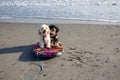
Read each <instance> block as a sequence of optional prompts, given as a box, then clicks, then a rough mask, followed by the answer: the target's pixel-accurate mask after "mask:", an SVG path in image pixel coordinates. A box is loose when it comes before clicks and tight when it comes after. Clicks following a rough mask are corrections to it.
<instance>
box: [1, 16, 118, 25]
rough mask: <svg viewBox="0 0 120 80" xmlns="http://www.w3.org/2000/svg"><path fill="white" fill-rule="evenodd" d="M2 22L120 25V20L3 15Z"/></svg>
mask: <svg viewBox="0 0 120 80" xmlns="http://www.w3.org/2000/svg"><path fill="white" fill-rule="evenodd" d="M0 23H22V24H24V23H27V24H42V23H46V24H91V25H92V24H96V25H120V21H114V20H95V19H74V18H73V19H72V18H71V19H62V18H41V19H39V17H36V18H29V17H24V18H22V17H5V18H4V17H3V18H1V19H0Z"/></svg>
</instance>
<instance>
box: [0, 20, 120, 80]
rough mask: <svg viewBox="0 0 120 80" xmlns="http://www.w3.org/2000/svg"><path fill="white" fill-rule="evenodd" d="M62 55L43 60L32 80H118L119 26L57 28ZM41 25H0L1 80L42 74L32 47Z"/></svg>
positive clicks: (95, 25)
mask: <svg viewBox="0 0 120 80" xmlns="http://www.w3.org/2000/svg"><path fill="white" fill-rule="evenodd" d="M54 24H55V25H57V26H58V27H59V28H60V32H59V33H58V36H59V40H60V42H61V43H62V44H63V46H64V52H63V55H62V56H60V57H56V58H53V59H50V60H42V61H41V63H42V65H43V67H44V71H43V73H42V74H41V75H40V76H39V77H38V78H37V79H33V80H78V79H80V80H101V79H102V80H119V79H120V76H119V75H120V64H119V61H120V45H119V43H120V25H106V24H105V25H101V24H56V23H54ZM40 25H41V24H33V23H30V24H29V23H1V22H0V45H1V46H0V80H23V79H24V77H25V76H26V75H29V74H33V73H35V72H36V71H38V70H39V67H38V66H37V65H30V64H35V63H37V60H36V58H35V56H34V55H33V54H32V49H33V45H34V44H35V43H37V42H38V41H39V35H38V32H37V31H38V29H39V27H40Z"/></svg>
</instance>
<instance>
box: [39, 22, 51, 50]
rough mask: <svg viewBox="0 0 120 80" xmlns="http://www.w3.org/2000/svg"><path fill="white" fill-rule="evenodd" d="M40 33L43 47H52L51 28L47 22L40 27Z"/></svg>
mask: <svg viewBox="0 0 120 80" xmlns="http://www.w3.org/2000/svg"><path fill="white" fill-rule="evenodd" d="M39 35H40V42H39V43H40V47H42V48H50V47H51V39H50V29H49V26H48V25H46V24H43V25H41V27H40V29H39Z"/></svg>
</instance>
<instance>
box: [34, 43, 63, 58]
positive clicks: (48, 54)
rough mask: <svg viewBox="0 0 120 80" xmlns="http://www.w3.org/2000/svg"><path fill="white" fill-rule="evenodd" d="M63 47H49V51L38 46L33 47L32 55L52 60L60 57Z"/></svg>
mask: <svg viewBox="0 0 120 80" xmlns="http://www.w3.org/2000/svg"><path fill="white" fill-rule="evenodd" d="M63 50H64V49H63V46H62V45H60V46H55V45H53V44H52V45H51V48H50V49H46V48H41V47H40V46H39V45H38V44H35V45H34V49H33V53H34V55H35V56H37V57H39V58H53V57H57V56H61V55H62V52H63Z"/></svg>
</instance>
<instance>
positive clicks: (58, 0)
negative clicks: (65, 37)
mask: <svg viewBox="0 0 120 80" xmlns="http://www.w3.org/2000/svg"><path fill="white" fill-rule="evenodd" d="M0 22H17V23H83V22H85V23H89V22H90V23H115V24H120V0H0Z"/></svg>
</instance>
